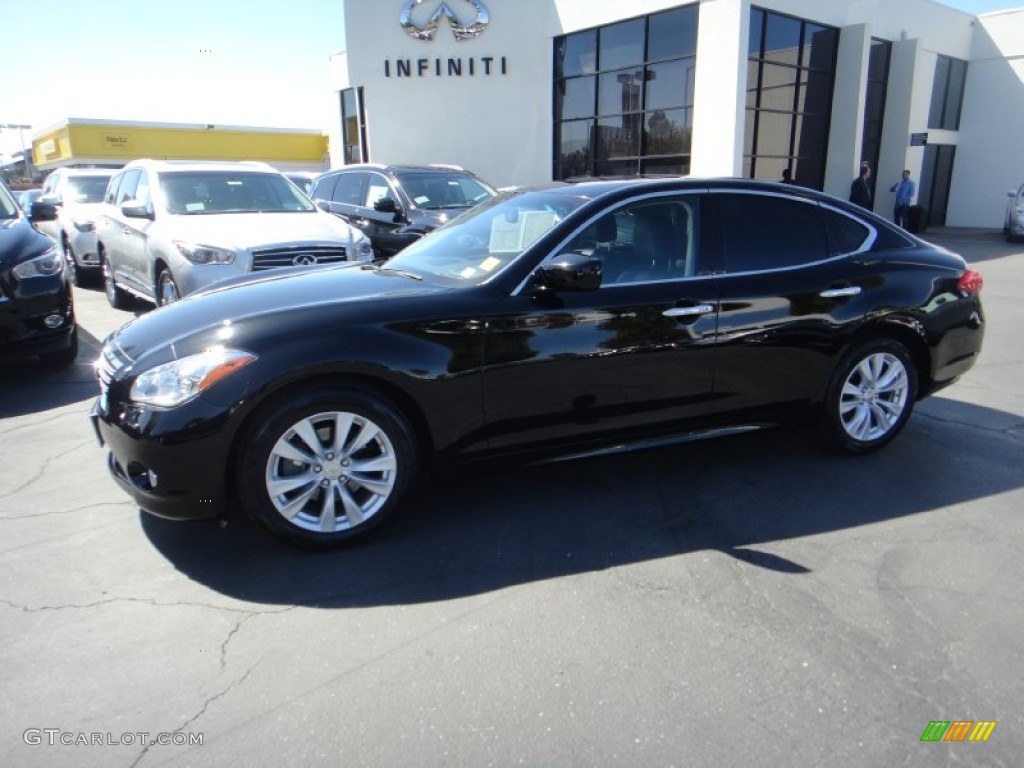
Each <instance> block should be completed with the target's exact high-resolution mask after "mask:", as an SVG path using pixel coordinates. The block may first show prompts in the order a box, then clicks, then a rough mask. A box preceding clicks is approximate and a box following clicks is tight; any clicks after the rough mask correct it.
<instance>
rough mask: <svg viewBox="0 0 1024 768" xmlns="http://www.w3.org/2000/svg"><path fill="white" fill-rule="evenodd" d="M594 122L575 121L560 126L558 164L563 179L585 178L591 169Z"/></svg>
mask: <svg viewBox="0 0 1024 768" xmlns="http://www.w3.org/2000/svg"><path fill="white" fill-rule="evenodd" d="M593 125H594V121H593V120H574V121H572V122H568V123H560V124H559V152H558V164H559V166H560V167H561V169H562V171H563V175H562V178H567V177H569V176H583V175H585V174H586V173H587V172H588V171H589V169H590V155H591V151H590V149H591V144H590V140H591V133H592V130H593Z"/></svg>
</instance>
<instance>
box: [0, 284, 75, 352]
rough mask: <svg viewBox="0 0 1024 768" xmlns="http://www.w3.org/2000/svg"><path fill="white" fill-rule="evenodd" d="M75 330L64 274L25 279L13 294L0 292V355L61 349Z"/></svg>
mask: <svg viewBox="0 0 1024 768" xmlns="http://www.w3.org/2000/svg"><path fill="white" fill-rule="evenodd" d="M48 319H49V324H48V323H47V320H48ZM58 322H59V324H58V325H56V327H51V326H52V325H54V324H55V323H58ZM74 331H75V310H74V304H73V302H72V298H71V291H70V290H69V289H68V286H67V283H66V282H65V280H64V278H63V276H59V277H52V278H34V279H33V280H32V281H25V282H23V283H21V284H20V285H19V286H18V288H17V290H16V292H15V295H14V297H13V298H12V297H9V296H4V295H2V294H0V357H3V358H21V357H30V356H32V355H45V354H48V353H51V352H61V351H63V350H65V349H67V348H68V347H69V346H70V344H71V343H72V337H73V334H74Z"/></svg>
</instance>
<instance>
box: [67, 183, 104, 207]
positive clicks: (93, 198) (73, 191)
mask: <svg viewBox="0 0 1024 768" xmlns="http://www.w3.org/2000/svg"><path fill="white" fill-rule="evenodd" d="M108 181H110V177H109V176H70V177H69V178H68V191H69V193H70V197H71V199H70V200H67V201H66V202H70V203H102V202H103V195H104V194H105V193H106V191H107V182H108Z"/></svg>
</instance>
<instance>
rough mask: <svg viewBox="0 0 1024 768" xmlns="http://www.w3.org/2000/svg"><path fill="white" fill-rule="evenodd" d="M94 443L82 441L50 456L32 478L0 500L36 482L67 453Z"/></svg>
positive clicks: (5, 494)
mask: <svg viewBox="0 0 1024 768" xmlns="http://www.w3.org/2000/svg"><path fill="white" fill-rule="evenodd" d="M94 442H95V441H93V440H83V441H82V442H80V443H77V444H76V445H73V446H72V447H70V448H68V449H67V450H66V451H64V452H63V453H58V454H57V455H56V456H51V457H50V458H48V459H47V460H46V461H44V462H43V464H42V466H41V467H40V468H39V470H38V471H37V472H36V473H35V474H34V475H32V477H30V478H29V479H28V480H26V481H25V482H23V483H22V484H21V485H19V486H18V487H17V488H15V489H14V490H11V491H8V492H7V493H2V494H0V499H6V498H8V497H10V496H13V495H14V494H16V493H18V492H20V491H23V490H25V489H26V488H28V487H29V486H30V485H32V483H34V482H35V481H36V480H38V479H39V478H41V477H42V476H43V475H44V474H46V470H47V469H48V468H49V466H50V464H52V463H53V462H55V461H57V459H60V458H63V457H64V456H67V455H68V454H69V453H74V452H75V451H77V450H79V449H81V448H84V447H85V446H87V445H92V444H93V443H94Z"/></svg>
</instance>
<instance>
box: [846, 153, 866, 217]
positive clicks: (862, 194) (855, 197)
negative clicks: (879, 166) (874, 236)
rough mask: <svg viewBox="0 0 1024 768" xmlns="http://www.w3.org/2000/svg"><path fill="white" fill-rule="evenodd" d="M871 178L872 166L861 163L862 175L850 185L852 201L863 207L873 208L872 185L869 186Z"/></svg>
mask: <svg viewBox="0 0 1024 768" xmlns="http://www.w3.org/2000/svg"><path fill="white" fill-rule="evenodd" d="M870 178H871V166H869V165H868V164H867V163H861V166H860V176H858V177H857V178H856V179H854V180H853V184H851V185H850V202H851V203H856V204H857V205H859V206H860V207H861V208H867V209H868V210H869V211H870V210H871V187H870V186H868V179H870Z"/></svg>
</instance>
